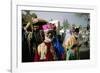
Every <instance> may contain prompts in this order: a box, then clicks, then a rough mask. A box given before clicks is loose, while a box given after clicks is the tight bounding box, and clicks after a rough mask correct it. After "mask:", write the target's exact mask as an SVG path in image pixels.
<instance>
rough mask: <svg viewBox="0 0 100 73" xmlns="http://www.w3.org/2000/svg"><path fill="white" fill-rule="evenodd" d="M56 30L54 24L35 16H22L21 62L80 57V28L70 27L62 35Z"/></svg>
mask: <svg viewBox="0 0 100 73" xmlns="http://www.w3.org/2000/svg"><path fill="white" fill-rule="evenodd" d="M57 30H58V29H57V27H56V25H55V24H53V23H49V22H48V21H46V20H44V19H41V18H38V17H37V16H36V17H32V16H27V18H25V17H22V62H39V61H59V60H78V59H80V57H79V48H80V46H81V44H80V43H79V40H78V35H79V30H80V28H79V27H72V28H71V29H70V30H68V31H66V32H65V35H64V37H62V35H60V34H59V33H57ZM62 39H63V40H62Z"/></svg>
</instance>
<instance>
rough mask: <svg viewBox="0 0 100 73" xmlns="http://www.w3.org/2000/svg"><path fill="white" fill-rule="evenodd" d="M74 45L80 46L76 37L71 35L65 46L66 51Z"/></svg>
mask: <svg viewBox="0 0 100 73" xmlns="http://www.w3.org/2000/svg"><path fill="white" fill-rule="evenodd" d="M74 44H78V41H77V40H76V39H75V36H74V35H71V36H70V37H69V38H68V39H67V40H65V42H64V44H63V46H64V48H65V49H67V48H68V49H69V48H70V47H71V46H73V45H74Z"/></svg>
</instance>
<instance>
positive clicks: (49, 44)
mask: <svg viewBox="0 0 100 73" xmlns="http://www.w3.org/2000/svg"><path fill="white" fill-rule="evenodd" d="M45 44H46V46H47V54H46V60H47V61H52V60H53V54H52V53H51V51H50V49H51V48H50V47H51V43H45Z"/></svg>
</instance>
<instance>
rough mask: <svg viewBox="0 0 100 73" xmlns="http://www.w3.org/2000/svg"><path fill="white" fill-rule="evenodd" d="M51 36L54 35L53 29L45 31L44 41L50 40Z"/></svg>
mask: <svg viewBox="0 0 100 73" xmlns="http://www.w3.org/2000/svg"><path fill="white" fill-rule="evenodd" d="M53 37H54V33H53V30H49V31H47V32H46V33H45V41H46V42H52V40H53Z"/></svg>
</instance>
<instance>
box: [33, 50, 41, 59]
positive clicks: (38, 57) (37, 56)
mask: <svg viewBox="0 0 100 73" xmlns="http://www.w3.org/2000/svg"><path fill="white" fill-rule="evenodd" d="M34 61H40V56H39V54H38V52H37V51H36V53H35V56H34Z"/></svg>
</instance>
